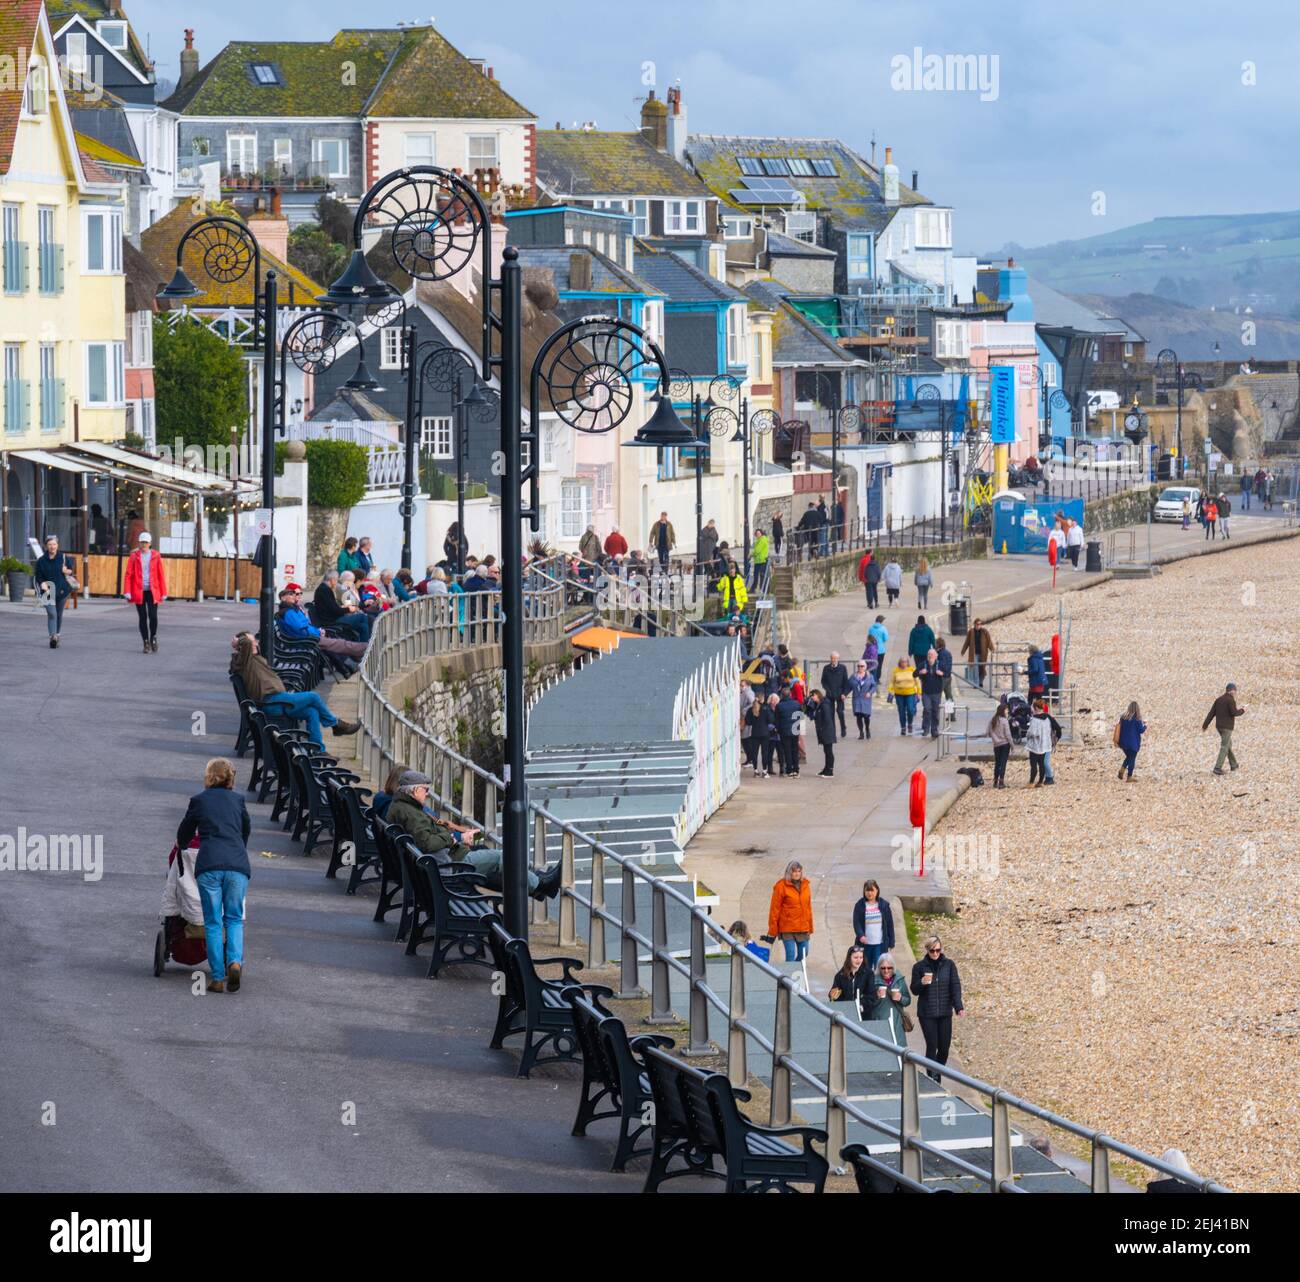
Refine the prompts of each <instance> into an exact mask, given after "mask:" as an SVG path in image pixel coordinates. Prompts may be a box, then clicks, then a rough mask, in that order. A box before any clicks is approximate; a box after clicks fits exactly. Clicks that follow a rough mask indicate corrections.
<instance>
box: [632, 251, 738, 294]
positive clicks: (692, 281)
mask: <svg viewBox="0 0 1300 1282" xmlns="http://www.w3.org/2000/svg"><path fill="white" fill-rule="evenodd" d="M636 244H637V249H636V254H635V256H634V257H633V259H632V263H633V266H634V267H635V269H636V274H637V276H639V277H640V278H641V279H642V280H644V281H648V282H649V283H650V284H651V285H653V286H654V287H655V288H656V289H657V290H659V291H660V292H661V293H662V294H663V295H664V297H665V298H666V299H667V300H668V302H670V303H743V302H744V301H745V295H744V294H742V293H741V292H740V290H738V289H736V288H734V287H733V286H731V285H728V284H727V283H726V282H725V281H721V280H716V279H714V277H712V276H710V275H708V274H707V273H706V272H702V271H700V270H699V268H698V267H692V266H691V264H690V263H688V262H687V261H686V260H685V259H684V258H680V257H678V255H676V254H673V253H669V252H668V251H667V250H654V249H651V248H650V247H649V246H648V245H646V243H645V242H644V241H641V240H638V241H637V243H636Z"/></svg>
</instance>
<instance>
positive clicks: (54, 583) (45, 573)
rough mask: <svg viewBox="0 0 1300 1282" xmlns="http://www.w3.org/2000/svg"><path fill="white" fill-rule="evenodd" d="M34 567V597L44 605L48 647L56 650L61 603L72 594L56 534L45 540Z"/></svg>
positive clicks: (60, 626)
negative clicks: (41, 552)
mask: <svg viewBox="0 0 1300 1282" xmlns="http://www.w3.org/2000/svg"><path fill="white" fill-rule="evenodd" d="M35 569H36V574H35V576H34V581H35V583H36V599H37V600H38V601H39V602H40V603H41V604H42V605H43V606H44V607H45V620H46V624H47V627H48V630H49V634H50V649H51V650H57V649H58V648H59V634H60V633H61V632H62V631H63V603H64V602H65V601H66V600H67V599H68V598H69V597H70V596H71V595H72V584H70V583H69V582H68V577H67V576H68V567H67V562H66V561H65V559H64V557H63V554H62V553H61V552H60V551H59V540H58V537H57V536H56V535H53V534H51V535H50V536H49V537H48V538H47V539H46V540H45V553H44V555H43V556H40V557H38V558H37V561H36V567H35Z"/></svg>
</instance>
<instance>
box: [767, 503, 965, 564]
mask: <svg viewBox="0 0 1300 1282" xmlns="http://www.w3.org/2000/svg"><path fill="white" fill-rule="evenodd" d="M840 526H841V528H840V529H839V530H838V531H836V530H835V529H834V527H832V526H824V527H821V528H820V529H812V530H798V529H796V530H792V531H791V532H790V533H789V534H788V535H787V536H786V541H785V544H784V549H783V550H784V554H785V555H784V557H783V561H784V564H786V565H805V564H807V563H809V562H811V561H817V560H820V559H822V558H824V557H828V556H833V555H834V554H835V553H837V552H865V551H867V550H868V549H871V550H872V551H873V552H874V551H875V549H877V548H914V547H934V546H936V545H940V544H948V543H960V542H961V541H962V540H963V539H964V538H968V537H969V536H970V534H971V531H970V530H967V529H965V528H963V522H962V514H961V512H960V511H957V512H954V513H952V514H951V515H949V517H948V520H947V524H946V528H945V526H944V525H942V524H941V523H940V519H939V515H938V513H935V514H934V515H933V516H918V517H913V518H911V519H910V520H907V521H902V522H899V523H897V524H895V522H894V520H893V518H892V517H889V518H888V519H887V520H886V521H885V523H884V525H878V524H872V523H871V522H870V518H869V517H865V516H860V517H858V518H857V519H856V520H855V521H847V522H843V521H842V522H841V523H840ZM823 536H825V537H823Z"/></svg>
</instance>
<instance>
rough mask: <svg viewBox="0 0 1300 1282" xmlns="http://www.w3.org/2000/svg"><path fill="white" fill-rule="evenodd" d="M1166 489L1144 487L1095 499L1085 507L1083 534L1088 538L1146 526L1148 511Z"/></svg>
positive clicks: (1159, 486)
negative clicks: (1129, 526)
mask: <svg viewBox="0 0 1300 1282" xmlns="http://www.w3.org/2000/svg"><path fill="white" fill-rule="evenodd" d="M1163 488H1164V485H1163V484H1161V485H1157V486H1156V487H1154V488H1152V487H1148V486H1144V487H1143V488H1142V489H1134V490H1125V491H1124V492H1123V493H1122V494H1108V495H1107V496H1106V497H1105V498H1104V499H1094V500H1093V501H1092V502H1091V503H1085V504H1084V507H1083V532H1084V535H1085V536H1086V537H1088V538H1092V537H1094V536H1096V535H1099V534H1103V533H1105V531H1107V530H1118V529H1121V528H1122V527H1123V526H1126V525H1145V524H1146V519H1147V509H1148V508H1149V507H1150V506H1151V504H1152V503H1153V502H1155V497H1156V495H1157V494H1159V492H1160V491H1161V490H1162V489H1163Z"/></svg>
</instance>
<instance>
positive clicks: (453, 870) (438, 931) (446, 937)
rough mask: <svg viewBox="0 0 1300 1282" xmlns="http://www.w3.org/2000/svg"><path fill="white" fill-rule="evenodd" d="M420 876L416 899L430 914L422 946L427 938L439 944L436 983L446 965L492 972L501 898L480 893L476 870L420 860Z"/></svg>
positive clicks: (432, 970)
mask: <svg viewBox="0 0 1300 1282" xmlns="http://www.w3.org/2000/svg"><path fill="white" fill-rule="evenodd" d="M407 841H410V838H409V837H408V838H407ZM460 870H464V871H460ZM414 876H415V883H416V898H417V900H418V901H419V902H420V904H421V906H422V907H423V909H424V913H425V919H424V925H423V928H422V932H421V942H423V939H424V938H429V939H431V940H432V942H433V955H432V956H431V957H430V958H429V978H430V979H436V978H437V977H438V972H439V971H440V970H441V969H442V968H443V967H444V966H486V967H488V968H489V969H491V968H492V964H493V963H492V960H491V958H490V957H489V956H488V932H489V929H490V927H489V925H488V922H489V919H490V918H491V917H492V916H493V915H496V914H500V912H501V897H500V896H499V895H487V894H484V893H483V892H482V891H480V890H479V888H478V880H479V878H478V874H477V873H476V872H475V871H474V870H473V868H472V867H470V865H468V864H440V863H439V862H438V860H437V859H436V858H435V857H434V856H433V855H419V856H418V857H417V858H416V860H415V871H414ZM412 931H413V933H414V928H412ZM407 951H408V952H411V951H414V950H413V949H411V948H408V949H407Z"/></svg>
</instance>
